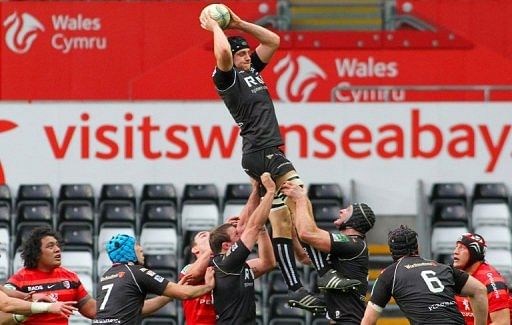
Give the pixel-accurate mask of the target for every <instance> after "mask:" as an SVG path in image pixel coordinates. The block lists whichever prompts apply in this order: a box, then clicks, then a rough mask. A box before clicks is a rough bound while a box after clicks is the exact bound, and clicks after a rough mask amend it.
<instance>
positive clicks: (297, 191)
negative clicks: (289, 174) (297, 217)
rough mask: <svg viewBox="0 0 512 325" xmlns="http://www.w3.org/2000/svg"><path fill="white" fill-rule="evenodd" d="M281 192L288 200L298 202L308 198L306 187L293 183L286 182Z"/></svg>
mask: <svg viewBox="0 0 512 325" xmlns="http://www.w3.org/2000/svg"><path fill="white" fill-rule="evenodd" d="M281 192H283V193H284V195H286V196H287V197H288V198H290V199H292V200H294V201H296V200H298V199H300V198H303V197H307V195H308V193H307V191H306V189H305V188H304V187H301V186H299V185H297V184H294V183H292V182H288V181H286V182H284V183H283V185H281Z"/></svg>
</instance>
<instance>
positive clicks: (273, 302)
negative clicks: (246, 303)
mask: <svg viewBox="0 0 512 325" xmlns="http://www.w3.org/2000/svg"><path fill="white" fill-rule="evenodd" d="M288 299H289V297H288V295H287V294H273V295H271V296H270V297H269V300H268V303H269V305H270V315H269V320H270V322H271V323H270V324H304V323H305V316H306V312H305V311H304V310H303V309H299V308H291V307H289V306H288Z"/></svg>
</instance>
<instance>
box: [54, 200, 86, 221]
mask: <svg viewBox="0 0 512 325" xmlns="http://www.w3.org/2000/svg"><path fill="white" fill-rule="evenodd" d="M68 221H78V222H87V223H90V224H91V225H93V224H94V210H93V206H92V205H91V204H90V202H88V201H63V202H61V203H60V204H59V211H58V222H57V224H61V223H62V222H68Z"/></svg>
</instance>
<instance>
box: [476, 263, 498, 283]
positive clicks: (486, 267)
mask: <svg viewBox="0 0 512 325" xmlns="http://www.w3.org/2000/svg"><path fill="white" fill-rule="evenodd" d="M472 276H474V277H475V278H477V279H478V280H479V281H480V282H483V283H487V282H497V281H504V279H503V277H502V276H501V274H500V273H499V272H498V270H496V269H495V268H494V267H493V266H492V265H490V264H488V263H482V264H480V266H479V267H478V269H476V271H475V272H474V273H473V274H472Z"/></svg>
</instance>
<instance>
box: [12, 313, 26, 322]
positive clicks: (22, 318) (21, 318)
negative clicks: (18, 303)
mask: <svg viewBox="0 0 512 325" xmlns="http://www.w3.org/2000/svg"><path fill="white" fill-rule="evenodd" d="M27 318H28V316H25V315H18V314H12V319H14V321H15V322H16V324H21V323H23V322H24V321H26V320H27Z"/></svg>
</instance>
